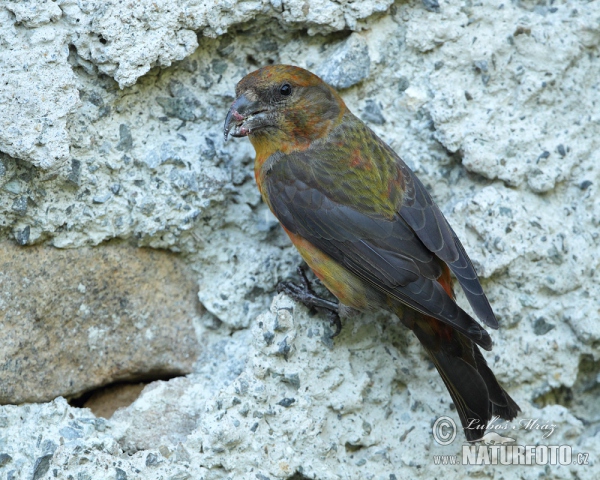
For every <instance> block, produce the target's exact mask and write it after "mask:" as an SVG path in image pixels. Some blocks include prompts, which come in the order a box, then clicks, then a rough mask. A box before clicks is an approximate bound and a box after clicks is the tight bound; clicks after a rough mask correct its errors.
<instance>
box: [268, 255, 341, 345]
mask: <svg viewBox="0 0 600 480" xmlns="http://www.w3.org/2000/svg"><path fill="white" fill-rule="evenodd" d="M297 272H298V275H300V281H301V283H300V285H298V284H296V283H292V282H280V283H279V284H278V285H277V293H281V292H283V293H285V294H286V295H288V296H290V297H291V298H293V299H294V300H296V301H297V302H300V303H302V304H303V305H305V306H306V307H307V308H310V309H314V308H322V309H324V310H327V311H328V317H329V321H330V322H331V325H332V326H335V332H334V334H333V335H332V336H331V337H332V338H333V337H337V336H338V335H339V334H340V332H341V331H342V322H341V321H340V316H339V313H338V311H339V305H340V304H339V303H338V302H332V301H330V300H326V299H325V298H321V297H319V296H318V295H317V294H316V293H315V292H314V290H313V289H312V287H311V286H310V282H309V280H308V278H307V277H306V272H305V271H304V269H303V268H302V267H298V269H297Z"/></svg>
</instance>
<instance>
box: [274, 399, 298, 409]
mask: <svg viewBox="0 0 600 480" xmlns="http://www.w3.org/2000/svg"><path fill="white" fill-rule="evenodd" d="M294 403H296V399H295V398H287V397H286V398H284V399H283V400H280V401H278V402H277V405H281V406H282V407H285V408H288V407H290V406H291V405H293V404H294Z"/></svg>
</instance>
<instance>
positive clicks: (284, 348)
mask: <svg viewBox="0 0 600 480" xmlns="http://www.w3.org/2000/svg"><path fill="white" fill-rule="evenodd" d="M278 346H279V348H278V349H277V354H278V355H281V356H282V357H284V358H285V359H287V356H288V353H290V349H291V348H290V346H289V345H288V343H287V337H285V338H284V339H283V340H282V341H281V342H279V345H278Z"/></svg>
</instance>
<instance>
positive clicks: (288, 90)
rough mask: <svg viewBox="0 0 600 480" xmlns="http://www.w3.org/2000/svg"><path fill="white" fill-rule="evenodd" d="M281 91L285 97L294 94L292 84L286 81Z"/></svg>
mask: <svg viewBox="0 0 600 480" xmlns="http://www.w3.org/2000/svg"><path fill="white" fill-rule="evenodd" d="M279 93H281V94H282V95H283V96H284V97H287V96H288V95H291V94H292V86H291V85H290V84H289V83H284V84H283V85H282V86H281V88H280V89H279Z"/></svg>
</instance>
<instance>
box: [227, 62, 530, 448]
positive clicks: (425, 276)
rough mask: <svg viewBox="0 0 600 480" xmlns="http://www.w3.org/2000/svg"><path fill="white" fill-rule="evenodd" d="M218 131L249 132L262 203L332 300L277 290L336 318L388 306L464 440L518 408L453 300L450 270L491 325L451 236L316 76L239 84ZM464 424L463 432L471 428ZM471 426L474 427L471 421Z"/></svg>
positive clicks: (276, 72)
mask: <svg viewBox="0 0 600 480" xmlns="http://www.w3.org/2000/svg"><path fill="white" fill-rule="evenodd" d="M236 97H237V98H236V99H235V101H234V102H233V104H232V105H231V109H230V110H229V113H228V114H227V118H226V120H225V126H224V132H225V138H226V139H227V136H228V135H229V134H231V135H232V136H234V137H245V136H247V137H248V138H249V139H250V141H251V142H252V145H253V146H254V149H255V150H256V159H255V163H254V173H255V177H256V181H257V184H258V188H259V189H260V193H261V195H262V198H263V199H264V201H265V202H266V203H267V205H268V206H269V208H270V209H271V211H272V212H273V213H274V215H275V216H276V217H277V218H278V219H279V221H280V222H281V225H282V226H283V228H284V230H285V231H286V233H287V234H288V235H289V237H290V239H291V241H292V243H293V244H294V245H295V246H296V248H297V249H298V250H299V252H300V254H301V255H302V257H303V258H304V260H305V261H306V263H307V264H308V266H309V267H310V268H311V269H312V270H313V272H314V273H315V275H316V276H317V277H318V278H319V279H320V280H321V282H322V283H323V284H324V285H325V286H326V287H327V289H328V290H329V291H330V292H331V293H332V294H333V295H335V297H336V298H337V299H338V300H339V303H335V302H331V301H328V300H325V299H322V298H319V297H317V296H316V295H315V294H314V293H313V292H312V291H311V290H310V286H309V285H308V283H307V282H306V281H305V282H304V283H303V285H294V284H290V283H288V284H286V285H285V286H284V288H283V290H284V291H285V292H286V293H288V294H290V295H291V296H292V297H294V298H295V299H297V300H300V301H302V302H303V303H305V304H306V305H308V306H310V307H319V308H324V309H326V310H329V311H331V312H333V315H334V316H336V318H337V322H338V324H339V317H337V315H341V316H344V315H347V314H348V313H350V312H351V311H353V310H359V311H372V310H376V309H380V308H383V309H386V310H389V311H391V312H393V313H395V314H396V315H397V316H398V317H399V318H400V319H401V321H402V323H403V324H404V325H405V326H407V327H408V328H410V329H411V330H412V331H413V332H414V334H415V335H416V336H417V338H418V339H419V341H420V342H421V344H422V345H423V347H424V348H425V350H426V351H427V352H428V353H429V355H430V356H431V360H432V361H433V363H434V365H435V366H436V368H437V370H438V372H439V374H440V376H441V377H442V380H443V381H444V383H445V385H446V387H447V389H448V391H449V392H450V396H451V397H452V400H453V401H454V404H455V405H456V409H457V411H458V415H459V417H460V420H461V422H462V425H463V429H464V432H465V436H466V438H467V440H470V441H473V440H477V439H479V438H481V437H482V436H483V435H484V433H485V425H487V423H488V422H489V421H490V419H491V418H492V417H494V416H498V417H500V418H502V419H506V420H512V419H513V418H514V417H515V416H516V415H517V414H518V412H519V411H520V409H519V406H518V405H517V404H516V403H515V401H514V400H513V399H512V398H511V397H510V396H509V395H508V393H507V392H506V391H505V390H504V389H503V388H502V387H501V386H500V384H499V383H498V381H497V379H496V377H495V376H494V374H493V372H492V371H491V369H490V368H489V366H488V365H487V362H486V361H485V359H484V357H483V355H482V354H481V351H480V349H479V348H480V347H481V348H483V349H485V350H491V348H492V341H491V338H490V336H489V334H488V333H487V331H486V330H485V329H484V328H483V327H482V326H481V325H480V324H479V323H477V321H475V320H474V319H473V318H472V317H471V316H470V315H469V314H467V313H466V312H465V311H464V310H463V309H462V308H460V307H459V306H458V305H457V304H456V302H455V301H454V293H453V290H452V278H451V276H450V272H452V273H453V274H454V276H455V277H456V279H457V280H458V283H459V284H460V286H461V287H462V289H463V290H464V292H465V294H466V297H467V299H468V301H469V303H470V304H471V306H472V308H473V311H474V312H475V314H476V315H477V317H478V318H479V319H480V320H481V321H482V322H483V323H484V324H485V325H487V326H489V327H491V328H498V322H497V320H496V317H495V316H494V312H493V311H492V308H491V306H490V304H489V302H488V300H487V297H486V296H485V294H484V292H483V289H482V288H481V284H480V282H479V279H478V277H477V274H476V272H475V269H474V268H473V265H472V264H471V261H470V260H469V257H468V256H467V253H466V252H465V250H464V248H463V246H462V244H461V242H460V240H459V239H458V237H457V236H456V234H455V233H454V230H452V227H450V225H449V224H448V222H447V220H446V218H445V217H444V215H443V214H442V212H441V211H440V209H439V208H438V207H437V205H436V204H435V203H434V202H433V200H432V198H431V196H430V195H429V193H428V192H427V190H426V189H425V187H424V186H423V184H422V183H421V182H420V181H419V179H418V178H417V177H416V176H415V174H414V173H413V172H412V171H411V170H410V169H409V168H408V166H407V165H406V164H405V163H404V162H403V161H402V159H401V158H400V157H399V156H398V155H397V154H396V153H395V152H394V151H393V150H392V149H391V148H390V147H389V146H388V145H386V144H385V143H384V142H383V141H382V140H381V139H380V138H379V137H377V135H375V133H374V132H373V131H372V130H371V129H370V128H369V127H367V126H366V125H365V124H364V123H363V122H362V121H361V120H359V119H358V118H357V117H356V116H354V115H353V114H352V113H351V112H350V110H349V109H348V108H347V107H346V105H345V103H344V101H343V100H342V98H341V97H340V96H339V95H338V93H337V92H336V91H335V90H334V89H333V88H332V87H330V86H329V85H327V84H326V83H324V82H323V81H322V80H321V79H320V78H319V77H317V76H316V75H314V74H312V73H310V72H309V71H307V70H304V69H302V68H298V67H293V66H288V65H272V66H268V67H264V68H261V69H259V70H257V71H255V72H252V73H250V74H248V75H247V76H246V77H244V78H243V79H242V80H241V81H240V82H239V83H238V84H237V86H236ZM469 426H470V427H471V428H469ZM473 426H476V427H477V428H473Z"/></svg>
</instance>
